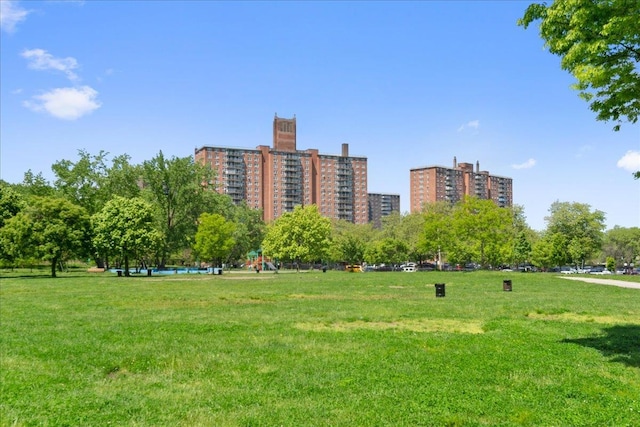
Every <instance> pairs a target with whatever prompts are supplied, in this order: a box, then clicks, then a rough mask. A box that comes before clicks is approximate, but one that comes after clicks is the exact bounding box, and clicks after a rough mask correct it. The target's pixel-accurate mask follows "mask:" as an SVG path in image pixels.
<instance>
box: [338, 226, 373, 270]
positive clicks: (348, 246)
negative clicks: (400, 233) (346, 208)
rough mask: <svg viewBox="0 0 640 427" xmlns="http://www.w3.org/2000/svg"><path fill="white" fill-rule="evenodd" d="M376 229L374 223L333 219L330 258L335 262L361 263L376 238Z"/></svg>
mask: <svg viewBox="0 0 640 427" xmlns="http://www.w3.org/2000/svg"><path fill="white" fill-rule="evenodd" d="M375 234H376V230H375V229H374V227H373V224H372V223H368V224H354V223H353V222H350V221H345V220H342V219H341V220H332V221H331V243H332V244H331V247H330V249H329V255H328V257H329V259H330V260H331V261H334V262H340V263H347V264H360V263H361V262H362V261H364V259H365V256H364V253H365V250H366V247H367V245H368V244H369V242H371V241H373V240H374V235H375Z"/></svg>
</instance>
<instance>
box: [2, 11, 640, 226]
mask: <svg viewBox="0 0 640 427" xmlns="http://www.w3.org/2000/svg"><path fill="white" fill-rule="evenodd" d="M529 3H530V2H516V1H510V2H506V1H495V2H491V1H483V2H473V1H468V2H465V1H455V2H445V1H423V2H399V1H398V2H383V1H375V2H373V1H372V2H367V1H356V2H335V1H324V2H311V1H304V2H303V1H300V2H294V1H290V2H289V1H282V2H266V1H265V2H214V1H193V2H189V1H181V2H172V1H157V2H154V1H137V2H133V1H132V2H128V1H118V2H113V1H7V0H1V1H0V5H1V7H2V18H1V24H2V28H1V32H0V36H1V40H0V43H1V44H0V47H1V52H2V53H1V59H2V60H1V65H0V107H1V108H0V141H1V146H0V150H1V151H0V155H1V160H0V166H1V169H0V176H1V178H2V179H4V180H6V181H8V182H20V181H22V178H23V174H24V172H26V171H27V170H29V169H31V170H32V171H33V172H34V173H38V172H42V173H43V175H44V176H45V177H46V178H47V179H53V174H52V173H51V169H50V168H51V165H52V164H53V163H54V162H55V161H57V160H61V159H68V160H72V161H74V160H76V159H77V152H78V150H81V149H82V150H86V151H88V152H89V153H91V154H97V153H98V152H99V151H100V150H105V151H107V152H109V153H110V154H111V155H112V156H114V155H119V154H124V153H126V154H129V155H130V156H131V158H132V161H133V162H134V163H140V162H142V161H144V160H148V159H151V158H152V157H154V156H155V155H156V154H157V153H158V152H159V151H160V150H162V151H163V153H164V154H165V155H168V156H177V157H185V156H190V155H193V152H194V148H196V147H201V146H204V145H213V146H226V147H242V148H255V147H256V146H258V145H271V142H272V121H273V117H274V114H275V113H277V114H278V116H280V117H292V116H293V115H294V114H295V115H296V117H297V123H298V126H297V129H298V149H303V150H304V149H307V148H317V149H319V150H320V152H321V153H324V154H339V153H340V151H341V144H342V143H348V144H349V151H350V154H352V155H362V156H366V157H367V158H368V168H369V176H368V179H369V183H368V186H369V192H377V193H393V194H400V197H401V208H402V211H403V212H406V211H408V209H409V170H410V169H411V168H416V167H421V166H429V165H443V166H450V165H452V163H453V157H454V156H456V157H457V160H458V162H468V163H476V161H479V162H480V168H481V169H482V170H487V171H489V172H490V173H491V174H493V175H500V176H507V177H511V178H513V183H514V202H515V203H516V204H518V205H522V206H523V207H524V211H525V215H526V217H527V222H528V223H529V225H530V226H532V227H533V228H534V229H537V230H542V229H544V227H545V221H544V217H545V216H546V215H548V210H549V207H550V206H551V204H552V203H553V202H554V201H561V202H579V203H586V204H589V205H590V206H591V208H592V209H598V210H601V211H604V212H605V213H606V216H607V221H606V223H607V227H608V228H611V227H613V226H614V225H619V226H623V227H637V226H640V180H634V179H633V178H632V171H633V170H638V169H640V124H635V125H629V124H624V125H623V126H622V130H621V131H620V132H613V131H612V127H613V125H614V124H613V123H603V122H598V121H596V120H595V115H594V113H592V112H591V111H590V110H589V107H588V104H587V103H586V102H584V101H583V100H581V99H580V98H578V96H577V94H576V92H575V91H573V90H572V89H571V87H570V86H571V84H572V83H573V81H574V80H573V78H572V77H571V76H570V75H569V74H568V73H567V72H565V71H563V70H561V69H560V65H559V64H560V59H559V58H558V57H555V56H553V55H551V54H549V53H548V52H547V51H545V50H544V48H543V42H542V40H541V39H540V38H539V36H538V33H537V28H536V26H533V27H530V28H529V29H528V30H524V29H523V28H521V27H518V26H517V25H516V21H517V19H518V18H519V17H520V16H521V15H522V13H523V11H524V10H525V9H526V7H527V5H528V4H529Z"/></svg>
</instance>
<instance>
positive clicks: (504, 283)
mask: <svg viewBox="0 0 640 427" xmlns="http://www.w3.org/2000/svg"><path fill="white" fill-rule="evenodd" d="M502 290H503V291H505V292H511V280H503V281H502Z"/></svg>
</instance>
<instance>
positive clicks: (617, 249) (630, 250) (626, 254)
mask: <svg viewBox="0 0 640 427" xmlns="http://www.w3.org/2000/svg"><path fill="white" fill-rule="evenodd" d="M603 252H604V256H605V257H609V256H610V257H613V258H614V259H615V260H616V261H618V262H620V265H624V264H625V263H627V264H630V263H634V264H637V263H638V262H639V261H640V227H629V228H626V227H619V226H615V227H613V228H612V229H610V230H607V231H606V233H605V235H604V244H603Z"/></svg>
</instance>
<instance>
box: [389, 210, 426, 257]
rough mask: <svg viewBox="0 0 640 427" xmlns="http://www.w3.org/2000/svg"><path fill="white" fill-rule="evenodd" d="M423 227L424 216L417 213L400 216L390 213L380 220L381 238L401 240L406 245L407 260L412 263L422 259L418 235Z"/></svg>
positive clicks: (397, 213) (396, 213)
mask: <svg viewBox="0 0 640 427" xmlns="http://www.w3.org/2000/svg"><path fill="white" fill-rule="evenodd" d="M423 227H424V216H423V215H422V214H421V213H419V212H416V213H411V214H407V215H401V214H400V213H399V212H392V213H391V214H390V215H387V216H385V217H383V218H382V232H381V237H382V238H391V239H399V240H402V241H403V242H404V243H405V245H406V253H407V255H406V256H407V258H405V259H404V260H403V261H407V260H408V259H410V260H412V261H421V260H422V259H423V255H424V254H425V252H423V251H422V250H421V249H422V246H420V233H421V231H422V229H423Z"/></svg>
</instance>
